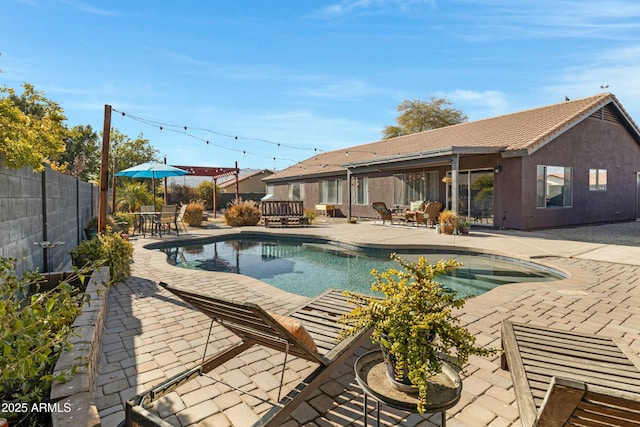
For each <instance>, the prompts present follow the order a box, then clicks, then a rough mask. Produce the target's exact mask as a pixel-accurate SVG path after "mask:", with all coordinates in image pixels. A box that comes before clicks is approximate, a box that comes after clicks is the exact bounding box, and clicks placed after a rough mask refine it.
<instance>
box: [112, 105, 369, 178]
mask: <svg viewBox="0 0 640 427" xmlns="http://www.w3.org/2000/svg"><path fill="white" fill-rule="evenodd" d="M113 111H114V112H116V113H118V114H120V115H121V116H122V117H123V118H129V119H131V120H135V121H137V122H140V123H144V124H146V125H148V126H151V127H155V128H157V129H159V130H160V131H164V130H166V131H168V132H174V133H178V134H180V135H185V136H188V137H189V138H193V139H195V140H198V141H201V142H204V143H205V144H207V145H211V146H214V147H218V148H221V149H223V150H228V151H233V152H236V153H241V154H243V155H250V156H254V157H260V158H265V159H269V160H273V161H274V162H276V161H287V162H292V163H295V164H294V165H293V166H295V167H298V168H301V169H317V168H326V167H339V166H340V163H336V164H329V163H323V164H313V165H305V164H306V163H308V162H310V161H311V160H312V159H313V157H312V158H309V159H305V160H302V161H297V160H294V159H288V158H282V157H275V156H263V155H259V154H256V153H253V152H251V151H247V150H245V149H240V148H233V147H229V146H224V145H220V144H217V143H215V142H212V141H210V140H209V139H207V138H202V137H200V136H198V135H194V134H192V133H190V132H189V130H194V131H200V132H206V133H210V134H213V135H218V136H222V137H226V138H232V139H233V140H234V142H238V141H239V140H244V141H255V142H262V143H266V144H270V145H273V146H276V147H277V148H280V147H283V148H288V149H293V150H305V151H313V152H314V153H316V154H325V153H327V152H326V151H324V150H319V149H317V148H309V147H302V146H296V145H290V144H283V143H280V142H274V141H269V140H267V139H263V138H251V137H243V136H237V135H230V134H226V133H223V132H217V131H214V130H211V129H206V128H201V127H192V126H186V125H179V124H175V123H169V122H165V121H159V120H156V119H152V118H148V117H143V116H138V115H134V114H129V113H125V112H124V111H118V110H116V109H115V108H114V109H113ZM350 152H351V153H365V154H371V155H373V156H374V157H375V156H376V155H377V154H376V153H375V152H373V151H365V150H357V149H351V148H350V149H348V150H346V151H345V155H346V156H349V153H350ZM316 160H317V158H316Z"/></svg>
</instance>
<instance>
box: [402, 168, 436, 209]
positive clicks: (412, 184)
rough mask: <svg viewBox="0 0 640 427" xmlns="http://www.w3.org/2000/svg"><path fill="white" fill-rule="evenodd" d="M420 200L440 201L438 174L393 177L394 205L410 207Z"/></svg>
mask: <svg viewBox="0 0 640 427" xmlns="http://www.w3.org/2000/svg"><path fill="white" fill-rule="evenodd" d="M418 200H438V172H437V171H433V172H413V173H399V174H395V175H393V204H394V205H402V206H408V205H409V204H410V203H411V202H414V201H418Z"/></svg>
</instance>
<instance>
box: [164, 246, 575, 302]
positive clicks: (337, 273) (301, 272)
mask: <svg viewBox="0 0 640 427" xmlns="http://www.w3.org/2000/svg"><path fill="white" fill-rule="evenodd" d="M161 250H162V251H163V252H165V253H166V254H167V260H168V261H169V262H170V263H171V264H173V265H175V266H177V267H182V268H190V269H197V270H207V271H224V272H232V273H239V274H244V275H246V276H250V277H254V278H256V279H259V280H262V281H263V282H266V283H269V284H270V285H273V286H275V287H277V288H280V289H284V290H286V291H289V292H292V293H295V294H299V295H304V296H316V295H318V294H320V293H321V292H323V291H324V290H326V289H327V288H337V289H347V290H352V291H355V292H361V293H371V290H370V288H371V284H372V283H373V277H372V276H371V269H374V268H375V269H377V270H378V271H383V270H386V269H387V268H389V267H393V268H399V265H398V264H397V263H396V262H395V261H392V260H390V259H389V255H390V252H389V251H381V250H374V251H372V250H360V249H356V248H350V247H344V246H338V245H334V244H329V243H327V242H320V241H317V242H306V243H305V242H301V241H299V240H287V239H281V240H271V239H266V238H245V237H243V238H241V239H235V238H234V239H230V240H224V241H215V242H209V243H203V244H197V245H194V244H190V245H186V244H183V245H181V246H174V247H164V248H162V249H161ZM398 253H399V254H400V255H401V256H402V258H404V259H407V260H410V261H415V260H417V259H418V257H419V256H420V255H423V256H425V257H426V258H427V259H429V260H430V261H431V262H432V263H435V262H437V261H439V260H441V259H455V260H457V261H459V262H461V263H462V264H463V266H462V267H461V268H459V269H457V270H455V271H454V272H452V273H451V274H450V275H447V276H441V277H440V278H438V281H439V282H440V283H442V284H443V285H444V286H448V287H450V288H452V289H454V290H455V291H457V292H458V294H459V295H480V294H482V293H484V292H487V291H489V290H490V289H493V288H495V287H496V286H499V285H502V284H505V283H515V282H534V281H551V280H559V279H562V278H564V277H563V276H561V275H560V274H558V273H556V272H553V271H551V270H549V269H546V268H543V267H541V266H535V265H533V264H526V263H521V262H510V261H507V260H504V259H498V258H495V257H487V256H479V255H467V254H455V253H437V254H434V253H431V254H430V253H426V252H423V253H416V252H411V253H402V252H401V251H398Z"/></svg>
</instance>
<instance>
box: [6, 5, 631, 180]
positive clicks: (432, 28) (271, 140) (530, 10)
mask: <svg viewBox="0 0 640 427" xmlns="http://www.w3.org/2000/svg"><path fill="white" fill-rule="evenodd" d="M0 40H1V42H0V54H1V56H0V70H2V73H1V74H0V84H4V85H7V86H9V87H15V88H17V87H18V86H19V85H20V84H22V83H23V82H28V83H31V84H33V85H35V86H36V89H38V90H40V91H43V92H44V93H45V94H46V96H47V97H48V98H50V99H52V100H54V101H56V102H58V103H59V104H61V106H62V107H63V108H64V110H65V114H66V116H67V119H68V122H67V123H68V125H69V126H73V125H77V124H85V125H86V124H90V125H91V126H93V128H94V129H97V130H102V128H103V116H104V105H105V104H109V105H111V106H112V107H113V108H114V110H116V111H117V113H116V112H114V114H113V118H112V126H113V127H115V128H117V129H118V130H120V131H121V132H123V133H125V134H126V135H128V136H129V137H131V138H135V137H136V136H137V135H138V134H140V133H142V134H143V136H144V137H145V138H147V139H149V140H150V142H151V144H152V145H153V146H154V147H156V148H157V149H158V150H159V152H160V156H165V155H166V156H167V161H168V163H170V164H178V165H195V166H222V167H228V166H233V164H234V162H235V161H237V162H238V165H239V167H241V168H246V167H251V168H269V169H283V168H285V167H288V166H290V165H292V164H294V163H295V162H297V161H300V160H303V159H305V158H307V157H310V156H312V155H313V154H314V152H315V151H316V150H317V151H322V150H332V149H337V148H341V147H346V146H352V145H358V144H363V143H368V142H373V141H377V140H379V139H380V136H381V131H382V129H383V128H384V126H385V125H390V124H394V123H395V117H396V116H397V111H396V107H397V105H398V104H400V103H401V102H402V101H403V100H405V99H422V100H428V99H429V98H430V97H432V96H435V97H446V98H447V99H449V100H450V101H452V102H453V103H454V106H455V107H456V108H459V109H461V110H462V111H464V112H465V113H466V114H467V115H468V116H469V119H470V120H477V119H482V118H486V117H492V116H496V115H500V114H506V113H510V112H514V111H519V110H523V109H527V108H534V107H539V106H543V105H547V104H552V103H556V102H561V101H563V100H564V97H565V96H568V97H569V98H580V97H585V96H590V95H594V94H596V93H600V92H603V91H608V92H612V93H614V94H615V95H616V96H617V97H618V99H619V100H620V101H621V102H622V104H623V106H624V107H625V108H626V109H627V111H628V112H629V113H630V115H631V116H632V117H633V118H634V120H635V121H636V122H640V2H638V1H637V0H618V1H607V0H600V1H589V0H575V1H574V0H554V1H548V0H532V1H529V0H519V1H513V0H504V1H503V0H468V1H465V0H461V1H456V0H447V1H444V0H442V1H440V0H425V1H419V0H406V1H401V0H342V1H341V0H333V1H321V0H317V1H293V0H291V1H280V0H269V1H242V0H238V1H234V2H230V1H229V2H228V1H205V0H201V1H196V0H192V1H188V2H184V1H181V2H179V1H173V2H169V1H159V0H155V1H152V0H136V1H130V0H127V1H124V0H112V1H109V2H102V1H100V2H98V1H93V2H91V1H79V0H4V1H3V2H2V17H1V18H0ZM603 85H608V86H609V87H608V88H606V89H601V86H603ZM122 112H124V113H125V116H124V117H122V114H120V113H122ZM136 118H137V120H136ZM161 126H162V130H160V127H161ZM184 126H186V127H187V130H186V131H185V129H184ZM235 137H238V138H237V139H236V138H235ZM206 141H209V144H207V143H206Z"/></svg>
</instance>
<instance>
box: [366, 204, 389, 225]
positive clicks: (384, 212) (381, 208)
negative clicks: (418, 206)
mask: <svg viewBox="0 0 640 427" xmlns="http://www.w3.org/2000/svg"><path fill="white" fill-rule="evenodd" d="M371 206H372V207H373V209H374V210H375V211H376V212H378V217H379V218H380V219H381V220H382V223H383V224H384V222H385V221H391V222H393V218H392V214H391V211H390V210H389V208H387V205H386V204H385V203H384V202H373V203H372V204H371Z"/></svg>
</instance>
